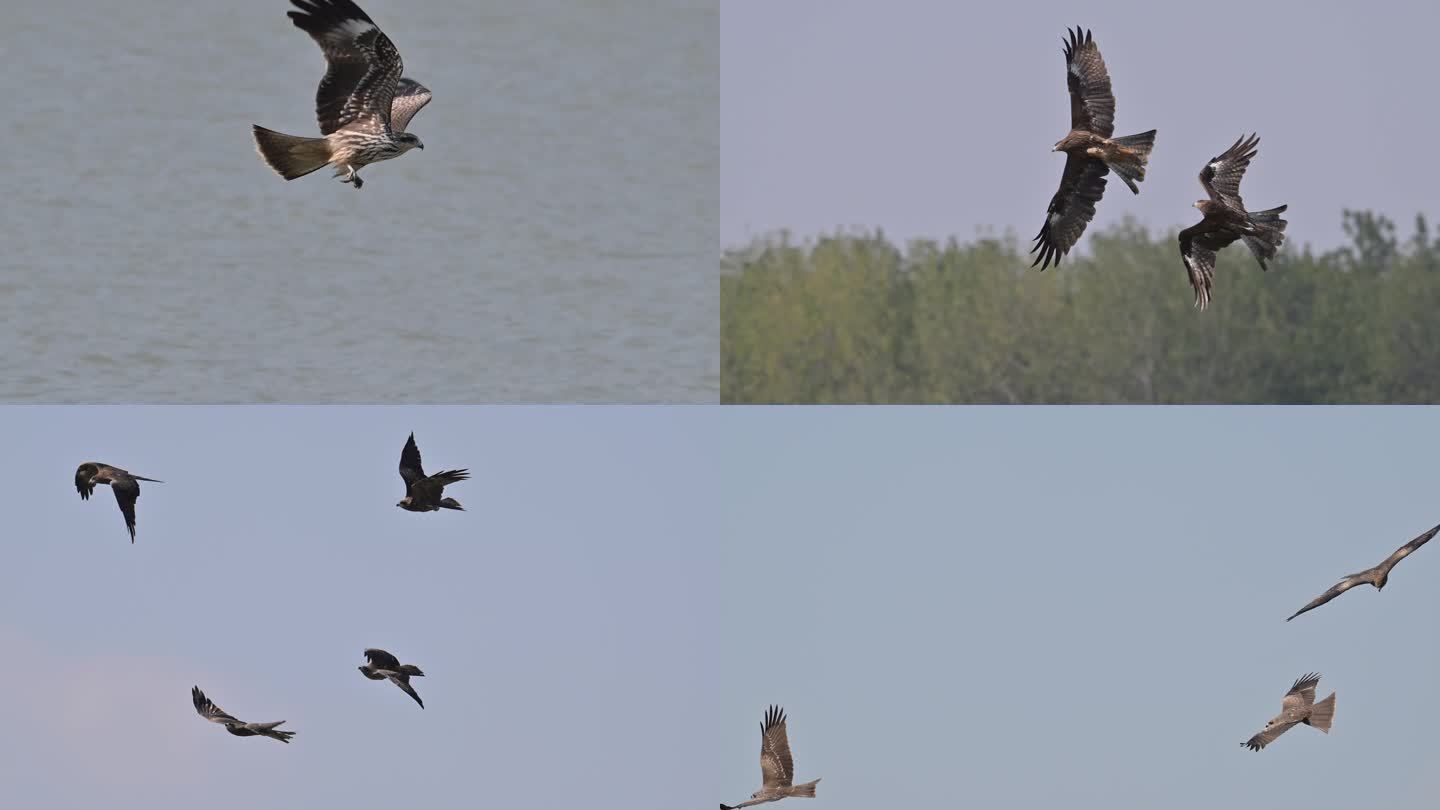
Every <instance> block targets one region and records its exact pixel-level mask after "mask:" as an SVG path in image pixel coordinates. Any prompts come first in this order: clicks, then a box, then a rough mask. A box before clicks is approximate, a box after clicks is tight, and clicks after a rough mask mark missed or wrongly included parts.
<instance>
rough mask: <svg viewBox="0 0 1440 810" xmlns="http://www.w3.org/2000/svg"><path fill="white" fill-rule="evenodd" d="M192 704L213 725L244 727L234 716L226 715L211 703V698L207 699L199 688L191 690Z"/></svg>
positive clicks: (195, 687)
mask: <svg viewBox="0 0 1440 810" xmlns="http://www.w3.org/2000/svg"><path fill="white" fill-rule="evenodd" d="M190 702H192V703H194V704H195V711H197V712H199V714H200V716H201V717H203V718H205V719H206V720H209V721H210V722H212V723H220V724H222V725H236V726H239V725H244V724H243V723H241V722H240V721H239V720H236V719H235V718H234V717H233V716H231V715H229V714H226V713H225V710H224V709H221V708H220V707H219V706H216V705H215V704H214V703H212V702H210V698H207V697H205V693H204V692H201V691H200V687H198V686H193V687H191V688H190Z"/></svg>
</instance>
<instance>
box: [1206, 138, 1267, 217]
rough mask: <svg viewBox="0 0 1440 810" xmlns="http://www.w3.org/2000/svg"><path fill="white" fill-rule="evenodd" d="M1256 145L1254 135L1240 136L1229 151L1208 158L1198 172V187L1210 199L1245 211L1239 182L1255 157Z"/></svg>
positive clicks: (1256, 139)
mask: <svg viewBox="0 0 1440 810" xmlns="http://www.w3.org/2000/svg"><path fill="white" fill-rule="evenodd" d="M1258 143H1260V139H1259V138H1258V137H1256V136H1255V135H1251V136H1250V137H1249V138H1246V137H1244V136H1243V135H1242V136H1241V137H1240V139H1239V140H1237V141H1235V143H1234V144H1232V145H1231V146H1230V148H1229V149H1226V150H1225V151H1224V152H1221V153H1220V154H1219V155H1218V156H1216V157H1213V158H1210V162H1209V163H1206V164H1205V168H1203V169H1201V170H1200V185H1202V186H1204V187H1205V193H1206V194H1209V195H1210V199H1212V200H1214V201H1215V202H1218V203H1220V204H1221V205H1224V206H1225V207H1227V208H1233V209H1235V210H1236V211H1244V210H1245V202H1244V200H1241V199H1240V180H1241V178H1243V177H1244V176H1245V170H1246V169H1247V168H1249V167H1250V159H1251V158H1253V157H1255V152H1256V149H1255V145H1256V144H1258Z"/></svg>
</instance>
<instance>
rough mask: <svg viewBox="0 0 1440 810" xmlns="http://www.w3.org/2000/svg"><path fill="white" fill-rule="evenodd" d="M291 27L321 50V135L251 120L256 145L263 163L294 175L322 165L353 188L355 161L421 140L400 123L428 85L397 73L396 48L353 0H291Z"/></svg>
mask: <svg viewBox="0 0 1440 810" xmlns="http://www.w3.org/2000/svg"><path fill="white" fill-rule="evenodd" d="M291 2H293V3H294V4H295V7H296V8H298V9H300V10H299V11H291V12H288V15H289V17H290V19H291V20H292V21H293V22H294V23H295V27H296V28H299V29H300V30H302V31H304V32H305V33H307V34H309V35H310V37H311V38H312V39H314V40H315V43H316V44H317V45H319V46H320V50H321V51H323V52H324V54H325V62H326V70H325V77H324V78H323V79H321V80H320V89H319V91H317V92H316V94H315V115H316V118H318V119H319V121H320V134H321V136H322V137H319V138H302V137H299V136H296V135H286V134H284V133H282V132H276V131H274V130H271V129H266V128H264V127H262V126H255V127H254V131H255V147H256V148H257V149H258V150H259V151H260V157H261V158H262V159H263V160H264V161H265V163H266V165H268V166H269V167H270V168H272V169H274V170H275V171H276V172H278V173H279V174H280V176H281V177H283V178H285V179H286V180H294V179H295V178H297V177H304V176H305V175H307V174H309V173H311V172H313V171H315V170H316V169H320V168H322V167H324V166H326V165H334V166H335V176H336V177H340V176H341V175H342V174H343V175H345V176H344V178H343V179H342V180H341V182H342V183H350V184H352V185H354V186H355V188H357V189H358V188H360V187H361V186H362V185H364V182H365V181H363V180H361V179H360V175H358V174H356V172H358V171H360V167H362V166H367V165H369V164H371V163H378V162H379V161H382V160H389V159H391V158H395V157H399V156H401V155H403V154H405V153H406V152H408V151H410V150H411V149H424V148H425V144H423V143H421V142H420V139H419V138H417V137H415V135H414V134H413V133H410V132H406V131H405V127H406V125H408V124H409V123H410V119H411V118H413V117H415V113H417V112H419V111H420V108H421V107H424V106H425V105H426V104H427V103H428V102H429V101H430V91H429V90H427V89H425V88H424V87H423V86H422V85H421V84H420V83H419V82H417V81H415V80H414V79H408V78H401V77H400V73H401V71H402V70H403V68H404V64H403V62H401V60H400V52H399V51H397V50H395V45H394V43H392V42H391V41H390V38H389V37H387V36H385V34H384V33H383V32H382V31H381V30H380V28H379V27H378V26H376V25H375V21H374V20H371V19H370V17H369V16H367V15H366V14H365V12H363V11H361V10H360V7H359V6H357V5H355V3H354V2H352V0H291Z"/></svg>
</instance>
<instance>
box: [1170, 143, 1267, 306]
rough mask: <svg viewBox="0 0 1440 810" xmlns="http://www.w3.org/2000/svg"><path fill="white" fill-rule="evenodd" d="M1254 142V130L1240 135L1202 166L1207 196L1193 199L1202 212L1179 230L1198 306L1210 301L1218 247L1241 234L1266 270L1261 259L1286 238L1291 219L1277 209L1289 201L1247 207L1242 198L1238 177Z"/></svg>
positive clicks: (1201, 173) (1201, 176) (1251, 155)
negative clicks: (1252, 208) (1264, 208)
mask: <svg viewBox="0 0 1440 810" xmlns="http://www.w3.org/2000/svg"><path fill="white" fill-rule="evenodd" d="M1258 143H1260V139H1259V138H1258V137H1256V136H1255V135H1251V136H1250V137H1249V138H1246V137H1244V136H1241V137H1240V139H1239V140H1237V141H1235V143H1234V144H1233V145H1231V147H1230V148H1229V149H1226V150H1225V151H1224V152H1221V153H1220V154H1219V156H1217V157H1213V158H1211V159H1210V162H1209V163H1206V164H1205V168H1203V169H1201V170H1200V185H1202V186H1204V187H1205V193H1206V194H1208V195H1209V196H1210V199H1208V200H1197V201H1196V202H1195V203H1194V205H1195V207H1196V208H1199V209H1200V213H1201V214H1204V218H1203V219H1201V220H1200V221H1199V222H1197V223H1196V224H1194V225H1191V226H1190V227H1188V228H1186V229H1185V230H1183V231H1181V232H1180V255H1181V257H1183V258H1184V259H1185V270H1186V272H1188V273H1189V274H1190V286H1191V287H1194V288H1195V306H1197V307H1199V308H1200V309H1202V310H1203V309H1205V307H1207V306H1209V304H1210V285H1211V283H1212V282H1213V280H1214V276H1215V253H1216V251H1218V250H1220V249H1221V248H1223V247H1225V246H1226V245H1229V244H1230V243H1231V242H1234V241H1235V240H1236V239H1244V240H1245V245H1246V246H1247V247H1249V248H1250V252H1251V253H1253V254H1255V261H1257V262H1259V263H1260V269H1261V270H1266V269H1268V268H1267V267H1266V266H1265V260H1266V259H1273V258H1275V251H1276V249H1278V248H1279V247H1280V243H1281V242H1284V241H1285V226H1286V225H1288V224H1289V223H1287V222H1286V221H1285V220H1283V219H1281V218H1280V214H1282V213H1284V211H1285V209H1286V208H1288V207H1289V206H1285V205H1282V206H1280V207H1279V208H1271V209H1270V210H1268V211H1246V210H1245V203H1244V201H1242V200H1241V199H1240V178H1242V177H1244V176H1245V169H1246V168H1248V167H1249V166H1250V159H1251V158H1253V157H1255V152H1256V149H1255V145H1256V144H1258Z"/></svg>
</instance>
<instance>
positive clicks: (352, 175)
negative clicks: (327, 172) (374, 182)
mask: <svg viewBox="0 0 1440 810" xmlns="http://www.w3.org/2000/svg"><path fill="white" fill-rule="evenodd" d="M358 171H359V169H357V168H356V167H354V166H349V165H346V166H339V167H336V169H335V176H336V177H340V174H341V173H342V172H344V173H346V174H345V176H344V177H340V182H342V183H349V184H351V185H353V186H355V188H357V189H358V188H360V187H361V186H363V185H365V181H364V180H361V179H360V175H359V174H357V173H356V172H358Z"/></svg>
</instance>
